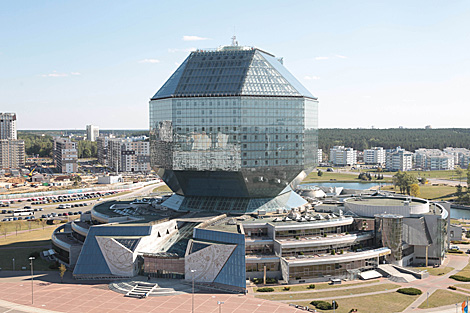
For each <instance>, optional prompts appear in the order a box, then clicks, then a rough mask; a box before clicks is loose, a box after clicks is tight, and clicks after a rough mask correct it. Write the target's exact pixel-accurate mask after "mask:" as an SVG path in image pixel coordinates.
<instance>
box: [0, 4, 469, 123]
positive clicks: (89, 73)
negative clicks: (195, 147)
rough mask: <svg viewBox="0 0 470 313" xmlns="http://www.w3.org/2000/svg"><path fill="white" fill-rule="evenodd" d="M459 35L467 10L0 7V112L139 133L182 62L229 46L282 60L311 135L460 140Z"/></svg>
mask: <svg viewBox="0 0 470 313" xmlns="http://www.w3.org/2000/svg"><path fill="white" fill-rule="evenodd" d="M182 7H184V10H182ZM468 29H470V2H468V1H449V2H429V1H413V2H409V1H394V2H387V1H356V2H347V1H335V2H320V1H299V2H295V3H286V2H281V1H274V2H273V1H269V2H268V1H256V2H248V1H240V2H239V3H238V4H237V5H236V6H233V5H229V4H228V3H225V4H224V3H220V4H219V3H218V4H217V5H214V2H210V1H199V2H181V3H175V2H172V3H165V2H164V3H157V2H154V1H149V0H148V1H139V2H138V3H134V2H133V3H131V2H125V1H114V2H112V3H104V2H94V1H81V2H79V3H73V2H47V3H44V2H37V1H26V2H21V3H20V2H3V3H1V4H0V36H1V38H2V41H1V42H0V68H1V70H0V95H1V97H0V111H2V112H14V113H16V114H17V128H18V129H19V130H27V129H44V130H54V129H67V130H73V129H76V130H78V129H83V130H84V129H85V128H86V125H89V124H93V125H97V126H99V128H100V129H103V130H106V129H136V130H137V129H148V103H149V100H150V98H151V97H152V96H153V95H154V94H155V92H156V91H157V90H158V89H159V88H160V87H161V86H162V84H163V83H164V82H165V81H166V80H167V79H168V77H169V75H170V74H171V73H172V72H174V70H175V69H176V68H177V66H178V65H179V64H180V63H181V62H183V60H184V59H185V58H186V57H187V56H188V55H189V53H190V51H192V50H194V49H196V48H200V49H204V48H216V47H218V46H220V45H229V44H230V42H231V39H230V38H231V37H232V36H233V34H235V35H236V36H237V40H238V41H239V43H240V45H247V46H256V47H258V48H260V49H263V50H266V51H270V52H272V53H274V54H275V55H276V57H283V58H284V65H285V66H286V67H287V68H288V69H289V71H290V72H292V74H293V75H294V76H296V77H298V78H299V80H300V81H301V83H302V84H303V85H305V86H306V87H307V88H308V89H309V91H310V92H312V93H313V94H314V95H316V96H318V98H319V103H320V104H319V127H320V128H371V127H372V126H374V127H375V128H398V127H399V126H403V127H404V128H424V127H425V126H426V125H431V126H432V128H467V127H470V125H469V123H468V118H467V116H468V113H470V106H469V105H468V104H467V102H466V98H467V92H466V90H467V89H468V86H469V85H470V56H469V55H468V51H469V50H470V40H469V38H468V36H469V35H468Z"/></svg>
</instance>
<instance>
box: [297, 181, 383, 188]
mask: <svg viewBox="0 0 470 313" xmlns="http://www.w3.org/2000/svg"><path fill="white" fill-rule="evenodd" d="M302 185H308V186H318V187H344V188H345V189H357V190H365V189H370V188H372V187H375V186H379V185H382V186H385V185H390V184H389V183H381V184H378V183H375V182H374V183H334V182H331V183H328V182H326V183H308V184H302Z"/></svg>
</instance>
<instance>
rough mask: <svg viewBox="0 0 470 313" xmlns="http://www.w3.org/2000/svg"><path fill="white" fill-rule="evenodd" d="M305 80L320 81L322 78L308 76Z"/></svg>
mask: <svg viewBox="0 0 470 313" xmlns="http://www.w3.org/2000/svg"><path fill="white" fill-rule="evenodd" d="M304 79H306V80H317V79H320V77H318V76H313V75H312V76H308V75H307V76H305V77H304Z"/></svg>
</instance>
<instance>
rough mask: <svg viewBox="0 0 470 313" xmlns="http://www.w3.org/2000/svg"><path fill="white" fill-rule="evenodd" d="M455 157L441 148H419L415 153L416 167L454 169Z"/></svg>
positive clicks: (431, 169)
mask: <svg viewBox="0 0 470 313" xmlns="http://www.w3.org/2000/svg"><path fill="white" fill-rule="evenodd" d="M454 162H455V157H454V155H452V154H447V153H444V152H442V151H441V150H439V149H424V148H421V149H418V150H415V153H414V167H415V168H421V169H423V170H430V171H434V170H453V169H454Z"/></svg>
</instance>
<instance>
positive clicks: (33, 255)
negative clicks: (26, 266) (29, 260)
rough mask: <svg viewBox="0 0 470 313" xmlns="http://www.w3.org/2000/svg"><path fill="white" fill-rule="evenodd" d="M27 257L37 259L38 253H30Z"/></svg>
mask: <svg viewBox="0 0 470 313" xmlns="http://www.w3.org/2000/svg"><path fill="white" fill-rule="evenodd" d="M29 256H30V257H33V258H36V259H37V258H39V252H38V251H34V252H31V254H30V255H29Z"/></svg>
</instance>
